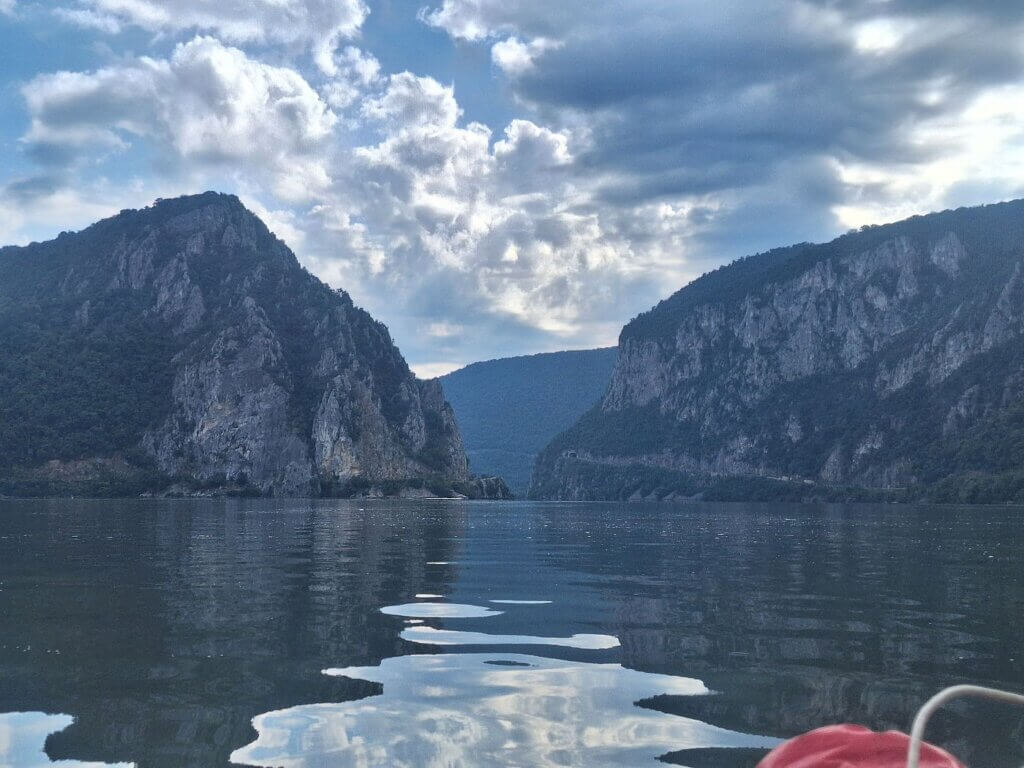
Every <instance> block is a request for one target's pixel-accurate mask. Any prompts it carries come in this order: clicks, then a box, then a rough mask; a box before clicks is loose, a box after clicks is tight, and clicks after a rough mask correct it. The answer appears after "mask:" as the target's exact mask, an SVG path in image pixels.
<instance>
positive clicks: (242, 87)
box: [0, 0, 1024, 370]
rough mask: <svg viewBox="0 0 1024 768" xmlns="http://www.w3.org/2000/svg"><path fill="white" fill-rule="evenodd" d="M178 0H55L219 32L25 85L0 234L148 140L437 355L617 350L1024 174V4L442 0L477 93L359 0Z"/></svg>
mask: <svg viewBox="0 0 1024 768" xmlns="http://www.w3.org/2000/svg"><path fill="white" fill-rule="evenodd" d="M3 2H4V0H0V3H3ZM7 3H8V4H10V0H7ZM243 6H244V9H243ZM396 7H397V6H396ZM170 8H171V6H170V5H169V4H165V3H158V2H156V0H78V1H77V2H76V3H72V2H71V0H68V2H66V3H65V4H64V5H63V6H62V7H61V9H58V11H57V13H58V15H60V16H61V17H62V18H64V19H66V20H68V21H70V22H73V23H76V24H79V25H83V26H92V27H94V28H97V29H105V30H106V31H109V32H114V31H116V30H117V29H125V28H129V27H135V28H142V29H145V30H148V31H151V32H153V33H156V34H155V37H154V40H155V43H154V50H161V51H166V50H167V49H166V46H169V45H170V44H171V42H173V41H174V40H177V39H178V37H180V36H182V35H186V36H188V37H191V36H192V35H193V34H195V33H196V32H197V31H198V32H200V33H203V34H204V35H207V36H200V37H195V38H194V39H191V40H190V41H188V42H180V43H179V44H178V45H177V46H176V47H174V48H173V50H171V51H170V52H169V53H161V54H160V55H159V56H158V55H155V54H154V55H152V56H150V57H139V56H132V55H121V56H120V57H119V58H112V59H111V61H112V62H113V63H111V64H109V65H107V66H105V67H101V68H98V69H94V70H92V71H87V72H63V73H56V74H49V75H43V76H39V77H37V78H35V79H33V80H31V81H30V82H29V83H28V84H27V85H26V86H25V87H24V90H23V93H24V98H25V106H26V109H27V113H28V118H29V126H28V129H27V130H26V132H25V134H24V136H23V142H24V146H25V147H26V148H27V149H28V150H29V151H30V152H31V153H32V154H33V156H34V157H35V158H37V159H38V160H39V161H40V165H39V166H38V169H37V170H38V173H28V174H26V175H25V176H24V177H22V178H19V179H16V180H8V181H9V183H8V186H7V187H6V188H5V189H4V190H3V191H2V193H0V196H2V197H3V200H4V203H5V205H6V204H7V203H10V208H9V209H8V210H5V211H4V213H3V214H0V230H4V229H5V231H7V232H14V233H15V234H16V233H17V232H21V231H24V230H23V229H19V227H20V226H21V225H19V224H18V221H17V220H18V217H19V216H21V217H22V218H23V219H24V216H25V212H26V211H28V210H29V209H30V206H31V205H32V201H47V200H49V201H53V200H58V199H60V198H59V195H60V194H61V190H64V189H66V188H67V187H68V185H69V184H74V183H76V179H81V178H85V179H90V180H92V181H95V179H96V176H97V174H102V173H103V172H105V170H106V169H107V168H109V167H110V166H109V165H105V162H107V161H105V158H114V161H113V163H116V162H117V160H116V159H117V158H121V157H124V156H128V157H133V158H135V159H136V160H137V161H138V159H139V158H153V159H154V162H155V163H156V165H157V169H158V170H159V171H160V173H159V174H156V175H155V178H157V179H159V180H160V181H161V183H162V186H161V189H160V190H159V192H158V193H159V194H160V195H162V196H169V195H170V194H172V193H173V192H186V191H194V190H195V189H199V188H205V187H206V186H216V187H221V188H223V187H225V186H227V188H229V189H232V190H234V191H239V192H241V193H242V196H243V199H245V200H247V201H248V202H249V203H250V204H251V205H252V206H253V208H254V210H256V211H257V212H258V213H260V215H261V216H265V217H267V218H268V220H269V221H270V222H271V225H272V226H273V227H274V228H275V231H278V232H279V233H281V234H282V236H283V237H285V238H286V240H287V241H288V242H289V243H290V244H292V245H293V247H294V248H295V249H296V251H297V252H298V253H299V255H300V258H302V259H303V261H304V263H306V264H307V266H309V267H310V268H311V269H312V270H313V271H315V272H316V273H317V274H319V275H320V276H321V277H323V278H325V279H327V280H328V281H329V282H331V283H332V284H334V285H338V286H344V287H346V288H348V289H349V290H350V291H351V292H352V293H353V295H354V296H355V297H356V299H357V300H358V301H360V302H361V303H363V304H364V305H366V306H367V308H368V309H370V310H371V311H372V312H374V314H376V315H378V316H379V317H380V318H381V319H383V320H385V321H386V322H387V323H388V324H389V325H390V326H391V328H392V330H393V332H394V335H395V337H396V338H397V339H398V341H399V343H400V344H401V346H402V348H403V350H404V351H406V352H407V353H408V354H409V356H410V358H411V359H412V361H413V362H414V363H418V364H421V366H422V367H421V370H442V369H444V368H446V367H450V364H451V362H452V361H464V362H465V361H470V360H472V359H475V358H479V357H485V356H495V355H501V354H514V353H524V352H530V351H540V350H545V349H554V348H560V347H561V348H564V347H571V346H590V345H598V344H607V343H611V342H613V341H614V339H615V337H616V335H617V332H618V330H619V328H620V327H621V324H622V322H623V321H625V320H628V318H629V317H630V316H632V315H633V314H635V313H636V312H638V311H642V310H643V309H646V308H647V307H648V306H650V304H652V303H654V302H655V301H656V300H657V299H659V298H662V297H663V296H664V295H665V294H667V293H669V292H671V291H672V290H674V289H675V288H677V287H679V286H680V285H682V284H683V283H684V282H685V281H687V280H688V279H690V278H692V277H695V276H696V275H697V274H698V273H699V272H701V271H703V270H704V269H706V268H710V267H712V266H716V265H717V264H719V263H721V262H722V261H728V260H731V259H732V258H734V257H736V256H740V255H743V254H745V253H749V252H752V251H756V250H762V249H764V248H767V247H771V246H774V245H780V244H784V243H788V242H794V241H799V240H805V239H821V238H827V237H829V236H831V235H833V234H836V233H837V232H838V231H841V230H842V229H845V228H847V227H849V226H859V225H860V224H863V223H869V222H873V221H883V220H888V219H895V218H899V217H902V216H905V215H909V214H912V213H917V212H921V211H924V210H928V209H934V208H941V207H944V206H945V205H949V204H965V203H978V202H986V201H991V200H993V199H997V198H999V197H1008V196H1014V195H1019V194H1021V192H1022V191H1024V188H1022V182H1021V181H1020V179H1022V178H1024V118H1022V116H1021V114H1020V110H1019V108H1018V105H1019V104H1021V103H1022V100H1024V92H1022V91H1021V86H1020V83H1021V82H1022V81H1024V78H1022V75H1024V47H1022V46H1021V45H1020V40H1021V39H1024V10H1021V8H1020V6H1019V4H1017V3H1010V2H999V1H998V0H977V2H975V3H972V4H970V7H969V8H968V7H967V6H965V5H964V4H963V3H961V2H957V1H956V0H887V1H886V2H884V3H883V2H879V3H864V2H859V1H857V0H801V1H800V2H790V1H789V0H766V2H763V3H759V4H756V5H752V4H750V3H749V2H746V1H745V0H721V1H720V2H716V3H706V2H699V1H698V0H636V2H634V3H630V4H628V5H624V4H613V3H603V4H602V3H597V4H595V3H591V2H585V0H564V1H563V2H557V3H553V2H551V1H550V0H517V1H516V2H508V1H507V0H433V2H431V4H430V5H429V6H428V7H426V8H424V9H423V10H422V11H420V13H419V19H420V20H421V21H422V22H423V23H424V24H427V25H429V26H431V27H432V28H435V29H437V30H441V31H443V32H445V33H446V34H447V35H448V36H449V37H450V39H451V41H454V42H456V43H457V44H458V45H459V46H461V47H463V48H465V47H466V46H477V47H478V51H477V53H478V54H479V55H478V56H477V58H476V60H477V61H479V60H480V58H481V57H483V56H487V55H488V54H489V56H490V58H491V61H492V62H493V64H494V72H493V73H491V74H493V76H494V77H495V78H497V79H499V80H500V87H495V88H492V89H490V92H486V93H481V92H479V90H478V91H476V92H474V91H473V87H474V85H473V83H472V82H470V84H469V86H468V88H467V86H466V83H465V80H463V79H460V76H459V72H458V69H457V67H458V65H457V64H456V65H455V74H454V75H452V74H451V72H450V71H448V70H445V69H444V67H445V66H448V65H446V64H438V62H439V61H441V60H442V59H444V57H443V56H442V57H431V56H429V55H427V56H424V57H423V58H422V62H423V66H424V67H435V66H436V67H439V69H438V70H432V73H433V74H434V75H435V76H428V74H427V73H425V72H422V71H417V72H403V71H391V72H388V71H385V69H384V67H383V66H382V62H388V61H396V60H400V61H401V60H405V61H407V60H408V59H402V58H401V57H395V56H394V55H385V53H390V54H394V53H395V51H384V50H382V49H378V48H377V47H376V46H388V45H392V46H396V47H398V46H402V45H405V44H407V42H408V41H407V39H405V38H401V37H400V36H399V37H398V38H396V39H394V40H392V39H389V38H387V37H385V36H380V35H378V34H376V33H375V34H374V35H372V36H371V35H369V34H368V35H367V37H369V38H371V39H370V40H369V41H366V40H364V41H361V42H358V43H357V41H356V40H355V39H354V38H355V36H356V35H357V34H358V33H359V30H360V27H361V25H362V24H363V21H364V19H365V18H366V14H367V9H366V7H365V5H364V4H363V3H362V2H361V0H338V1H337V2H329V1H328V0H323V1H322V2H314V1H313V0H306V1H304V2H299V0H257V2H255V3H248V2H246V3H243V2H242V0H224V1H223V2H221V3H218V4H213V3H210V2H208V1H207V0H182V2H180V3H177V4H175V5H174V11H173V13H172V12H171V10H169V9H170ZM246 9H248V10H250V11H252V12H246V13H243V12H240V11H241V10H246ZM252 9H255V10H252ZM392 10H394V9H392ZM390 12H391V11H389V13H390ZM410 13H411V11H410ZM383 16H384V14H383V12H382V18H383ZM378 32H379V30H378ZM428 37H429V38H430V39H431V40H432V41H433V42H432V43H431V44H432V45H433V44H438V45H442V46H443V45H448V44H449V43H448V41H445V40H444V38H443V37H442V36H440V35H431V36H428ZM307 52H313V54H314V56H315V57H316V63H317V65H318V67H317V68H315V69H314V68H313V67H311V66H307V64H308V62H307V61H306V59H305V56H306V53H307ZM115 53H116V52H115ZM378 55H379V56H380V58H379V59H378V58H377V56H378ZM417 61H419V59H417ZM271 62H272V63H271ZM438 71H445V72H446V74H445V75H444V76H443V77H442V76H439V75H438ZM453 80H454V82H453ZM488 87H489V84H488ZM459 88H463V89H466V90H459ZM460 101H461V103H460ZM464 108H465V109H464ZM496 115H501V116H502V117H501V118H500V119H499V118H497V117H495V116H496ZM485 122H489V123H490V124H489V125H488V124H485ZM136 150H140V151H139V152H138V153H137V154H136V155H132V154H131V153H132V152H135V151H136ZM113 163H111V164H113ZM137 164H141V163H137ZM97 168H98V169H100V170H99V171H97V170H96V169H97ZM979 179H980V180H983V183H981V182H979V181H978V180H979ZM164 181H166V184H163V182H164ZM154 186H160V185H155V184H154V183H150V184H148V185H145V184H144V185H143V186H141V187H138V188H137V190H136V191H137V192H138V194H139V196H140V198H141V199H136V200H134V201H133V202H134V204H139V203H141V202H144V201H145V195H149V194H151V193H152V192H153V188H154ZM164 187H173V190H169V189H165V188H164ZM113 197H114V196H111V195H108V196H107V198H103V199H109V200H110V201H111V204H113ZM19 206H20V207H19ZM41 208H45V206H41ZM47 210H50V209H47ZM24 220H25V221H28V219H24ZM26 226H28V225H26Z"/></svg>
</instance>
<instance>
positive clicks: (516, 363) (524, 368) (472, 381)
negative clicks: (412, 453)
mask: <svg viewBox="0 0 1024 768" xmlns="http://www.w3.org/2000/svg"><path fill="white" fill-rule="evenodd" d="M614 364H615V349H614V347H612V348H608V349H587V350H580V351H573V352H552V353H548V354H540V355H528V356H525V357H509V358H504V359H501V360H488V361H486V362H482V363H473V364H472V365H468V366H466V367H465V368H461V369H459V370H457V371H454V372H452V373H449V374H448V375H446V376H442V377H441V379H440V381H441V384H442V386H443V387H444V393H445V396H446V397H447V398H448V402H449V403H451V405H452V408H453V409H454V410H455V417H456V419H457V420H458V422H459V428H460V429H461V431H462V439H463V441H464V443H465V445H466V453H467V454H468V455H469V462H470V466H471V467H472V468H473V469H474V470H475V471H477V472H481V473H483V474H485V475H498V476H500V477H503V478H504V479H505V480H506V482H508V484H509V487H510V488H511V489H512V490H513V491H514V492H515V493H516V494H519V495H525V494H526V491H527V490H528V488H529V485H530V472H531V470H532V469H533V462H534V459H535V458H536V456H537V453H538V452H539V451H540V450H541V449H542V448H543V447H544V446H545V445H547V444H548V442H550V440H551V439H552V438H553V437H554V436H555V435H557V434H558V433H559V432H561V431H562V430H564V429H566V428H568V427H569V426H571V425H572V424H573V422H575V421H576V419H578V418H579V417H580V416H582V415H583V413H584V412H585V411H586V410H587V409H588V408H590V407H591V406H592V405H594V403H596V402H597V401H598V400H599V399H600V397H601V395H603V394H604V392H605V389H607V387H608V381H609V379H610V378H611V373H612V366H613V365H614Z"/></svg>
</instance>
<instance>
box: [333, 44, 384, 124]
mask: <svg viewBox="0 0 1024 768" xmlns="http://www.w3.org/2000/svg"><path fill="white" fill-rule="evenodd" d="M379 80H380V62H379V61H377V59H376V58H375V57H374V56H373V55H372V54H369V53H366V52H365V51H363V50H360V49H359V48H356V47H355V46H352V45H350V46H347V47H346V48H345V50H343V51H341V52H340V53H339V54H337V55H335V57H334V77H332V78H331V80H330V81H329V82H328V83H327V84H326V85H325V86H324V87H323V89H322V90H323V93H324V96H325V98H326V99H327V103H328V104H330V105H331V106H332V107H334V108H335V109H346V108H347V107H350V106H352V105H353V104H354V103H355V102H356V101H357V100H358V99H359V98H360V97H361V96H362V95H363V94H365V92H366V90H367V89H368V88H370V87H371V86H373V85H374V84H376V83H377V82H378V81H379Z"/></svg>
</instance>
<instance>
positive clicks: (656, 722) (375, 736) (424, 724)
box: [231, 653, 777, 768]
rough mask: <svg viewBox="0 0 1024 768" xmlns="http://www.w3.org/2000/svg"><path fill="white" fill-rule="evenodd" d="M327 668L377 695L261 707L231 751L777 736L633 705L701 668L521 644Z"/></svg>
mask: <svg viewBox="0 0 1024 768" xmlns="http://www.w3.org/2000/svg"><path fill="white" fill-rule="evenodd" d="M325 674H328V675H336V676H344V677H348V678H354V679H359V680H368V681H371V682H376V683H380V684H381V685H382V686H383V692H382V693H381V694H380V695H377V696H371V697H369V698H365V699H360V700H358V701H350V702H344V703H335V704H312V705H307V706H298V707H292V708H290V709H284V710H279V711H275V712H268V713H266V714H263V715H259V716H257V717H256V718H254V719H253V727H254V728H255V729H256V730H257V732H258V733H259V736H258V738H257V739H256V741H254V742H252V743H251V744H249V745H247V746H245V747H242V748H241V749H238V750H236V751H235V752H234V753H233V754H232V756H231V759H232V762H235V763H240V764H243V765H250V766H280V767H281V768H312V767H313V766H324V765H328V764H330V765H359V766H365V767H366V768H372V767H373V766H389V767H393V768H402V767H403V766H409V767H411V766H470V765H503V766H536V767H537V768H544V767H545V766H588V767H591V766H593V767H599V766H623V765H637V764H642V763H644V762H647V761H653V760H654V759H655V758H657V757H658V756H659V755H662V754H664V753H666V752H670V751H675V750H682V749H694V748H711V747H753V748H768V747H771V746H773V745H774V744H776V743H777V741H776V740H775V739H771V738H767V737H761V736H754V735H749V734H744V733H738V732H736V731H730V730H726V729H724V728H719V727H717V726H713V725H708V724H707V723H703V722H700V721H698V720H693V719H689V718H685V717H679V716H676V715H667V714H664V713H661V712H657V711H655V710H651V709H645V708H640V707H637V706H635V702H637V701H640V700H643V699H648V698H651V697H653V696H657V695H659V694H668V695H675V696H699V695H705V694H708V693H710V692H709V691H708V689H707V688H706V687H705V686H704V683H702V682H701V681H700V680H695V679H692V678H685V677H674V676H670V675H659V674H651V673H646V672H638V671H635V670H631V669H626V668H624V667H622V666H621V665H619V664H588V663H582V662H575V661H565V660H560V659H549V658H541V657H537V656H528V655H521V654H493V653H482V654H477V653H474V654H440V655H411V656H399V657H394V658H388V659H385V660H384V661H382V662H381V664H380V665H379V666H376V667H348V668H344V669H328V670H325Z"/></svg>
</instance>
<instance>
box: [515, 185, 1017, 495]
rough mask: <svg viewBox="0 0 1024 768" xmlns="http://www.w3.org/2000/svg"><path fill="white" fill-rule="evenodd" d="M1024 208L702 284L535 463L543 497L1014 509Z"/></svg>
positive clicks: (634, 339) (990, 210)
mask: <svg viewBox="0 0 1024 768" xmlns="http://www.w3.org/2000/svg"><path fill="white" fill-rule="evenodd" d="M1022 270H1024V201H1017V202H1012V203H1003V204H999V205H991V206H985V207H982V208H969V209H959V210H956V211H946V212H943V213H938V214H933V215H929V216H918V217H914V218H912V219H908V220H906V221H902V222H899V223H896V224H890V225H886V226H878V227H868V228H864V229H862V230H860V231H857V232H853V233H850V234H847V235H845V236H843V237H840V238H838V239H837V240H835V241H833V242H831V243H828V244H826V245H809V244H803V245H796V246H793V247H790V248H782V249H779V250H775V251H770V252H768V253H764V254H760V255H757V256H752V257H750V258H746V259H742V260H740V261H738V262H736V263H734V264H732V265H729V266H726V267H723V268H721V269H718V270H716V271H715V272H713V273H710V274H708V275H705V276H704V277H702V278H700V279H699V280H696V281H694V282H693V283H691V284H690V285H688V286H686V287H685V288H683V289H682V290H680V291H679V292H677V293H676V294H675V295H673V296H672V297H670V298H668V299H666V300H665V301H663V302H661V303H660V304H659V305H658V306H657V307H655V308H654V309H652V310H651V311H650V312H647V313H645V314H643V315H640V316H639V317H637V318H636V319H635V320H633V321H632V322H631V323H629V324H628V325H627V326H626V327H625V328H624V329H623V331H622V334H621V336H620V339H619V358H618V361H617V363H616V366H615V372H614V374H613V376H612V381H611V385H610V387H609V389H608V392H607V394H606V395H605V396H604V398H603V399H602V401H601V402H600V404H598V405H597V406H596V407H595V408H593V409H592V410H591V411H589V412H588V413H587V414H586V415H585V416H583V418H581V419H580V421H579V422H578V423H577V424H575V425H574V426H573V427H572V428H571V429H569V430H568V431H566V432H565V433H564V434H562V435H560V436H559V437H558V438H556V439H555V440H554V441H552V443H551V444H550V445H549V446H548V447H547V448H546V449H545V450H544V452H543V453H542V455H541V456H540V457H539V459H538V462H537V466H536V470H535V474H534V482H533V487H532V493H533V495H535V496H539V497H549V498H561V499H630V498H632V499H639V498H644V499H661V498H680V497H684V496H692V495H698V494H699V495H703V496H704V497H705V498H896V499H900V498H904V499H909V498H928V499H936V500H965V501H1002V500H1011V499H1012V500H1018V501H1019V500H1024V272H1022Z"/></svg>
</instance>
